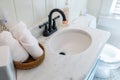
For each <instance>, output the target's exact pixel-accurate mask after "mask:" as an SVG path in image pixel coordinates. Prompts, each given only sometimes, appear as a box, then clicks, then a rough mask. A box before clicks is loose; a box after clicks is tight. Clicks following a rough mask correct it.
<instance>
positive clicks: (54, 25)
mask: <svg viewBox="0 0 120 80" xmlns="http://www.w3.org/2000/svg"><path fill="white" fill-rule="evenodd" d="M53 30H57V27H56V22H55V19H53Z"/></svg>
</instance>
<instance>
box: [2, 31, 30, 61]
mask: <svg viewBox="0 0 120 80" xmlns="http://www.w3.org/2000/svg"><path fill="white" fill-rule="evenodd" d="M0 45H7V46H9V47H10V50H11V54H12V57H13V60H14V61H16V62H24V61H26V60H27V59H28V56H29V55H28V53H27V52H26V51H25V49H24V48H23V47H22V46H21V45H20V44H19V42H18V41H17V40H16V39H14V38H13V37H12V35H11V33H10V32H8V31H3V32H2V33H1V34H0Z"/></svg>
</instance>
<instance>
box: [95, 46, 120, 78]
mask: <svg viewBox="0 0 120 80" xmlns="http://www.w3.org/2000/svg"><path fill="white" fill-rule="evenodd" d="M119 67H120V50H119V49H118V48H116V47H114V46H112V45H110V44H106V45H105V46H104V48H103V50H102V52H101V54H100V58H99V60H98V63H97V70H96V74H95V77H99V78H108V77H110V74H111V73H110V72H111V70H113V69H117V68H119Z"/></svg>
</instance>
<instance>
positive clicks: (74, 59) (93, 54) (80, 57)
mask: <svg viewBox="0 0 120 80" xmlns="http://www.w3.org/2000/svg"><path fill="white" fill-rule="evenodd" d="M80 29H82V30H85V31H88V32H89V33H90V34H92V37H93V40H92V44H91V46H90V47H89V49H87V50H86V51H84V52H83V53H80V54H76V55H65V56H64V55H59V54H57V53H51V52H50V51H49V47H48V45H47V42H48V40H49V38H50V37H51V36H50V37H43V36H40V37H39V39H38V40H39V42H40V43H41V44H42V45H43V46H44V47H45V50H46V54H45V60H44V61H43V63H42V64H41V65H39V66H38V67H36V68H33V69H30V70H17V80H85V78H86V76H87V75H88V73H89V72H90V70H91V68H92V66H93V64H95V62H96V60H97V58H98V55H99V53H100V50H101V49H102V47H103V45H104V44H105V43H106V41H107V40H108V38H109V37H110V33H108V32H105V31H102V30H98V29H92V28H88V27H84V28H82V27H81V28H80Z"/></svg>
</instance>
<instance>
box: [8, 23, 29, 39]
mask: <svg viewBox="0 0 120 80" xmlns="http://www.w3.org/2000/svg"><path fill="white" fill-rule="evenodd" d="M8 28H9V30H10V32H11V33H12V34H13V36H14V37H15V38H16V39H17V40H19V38H20V37H21V36H22V35H23V33H24V32H25V30H27V25H26V24H24V23H23V22H22V21H20V22H19V23H18V24H16V25H15V26H13V27H8ZM27 32H28V33H30V32H29V31H27Z"/></svg>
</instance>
